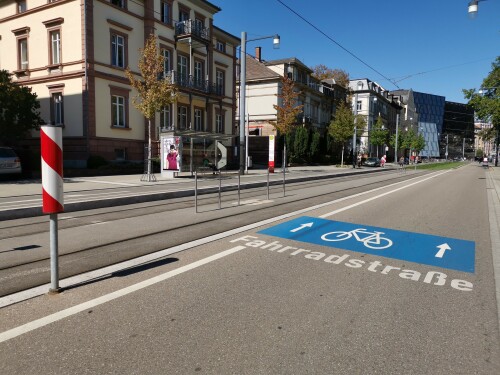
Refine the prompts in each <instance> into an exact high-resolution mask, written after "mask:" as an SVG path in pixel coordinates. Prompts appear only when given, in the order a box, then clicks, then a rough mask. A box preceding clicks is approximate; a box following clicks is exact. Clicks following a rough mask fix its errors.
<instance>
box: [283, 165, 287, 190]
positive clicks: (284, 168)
mask: <svg viewBox="0 0 500 375" xmlns="http://www.w3.org/2000/svg"><path fill="white" fill-rule="evenodd" d="M285 170H286V167H283V197H285V195H286V192H285V179H286V178H285Z"/></svg>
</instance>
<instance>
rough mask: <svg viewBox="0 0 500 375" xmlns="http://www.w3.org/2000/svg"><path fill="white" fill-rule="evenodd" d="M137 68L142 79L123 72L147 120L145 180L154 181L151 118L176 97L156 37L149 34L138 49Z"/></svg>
mask: <svg viewBox="0 0 500 375" xmlns="http://www.w3.org/2000/svg"><path fill="white" fill-rule="evenodd" d="M139 51H140V53H141V58H140V60H139V70H140V72H141V77H142V79H136V78H135V75H134V73H132V71H131V70H130V68H129V67H127V69H126V71H125V74H126V75H127V78H128V79H129V81H130V84H131V85H132V87H133V88H135V89H136V90H137V93H138V94H137V95H136V96H135V97H133V99H132V103H133V104H134V106H135V107H136V108H137V109H138V110H139V111H140V112H141V113H142V114H143V115H144V117H145V118H146V119H147V120H148V155H147V158H148V160H147V178H146V180H147V181H154V180H155V179H154V176H152V174H151V120H152V119H153V118H154V116H155V114H156V112H159V111H160V110H161V109H162V108H163V107H165V106H167V105H169V104H171V103H173V102H175V100H176V99H177V86H176V85H174V84H173V83H172V79H171V77H164V76H163V68H164V65H163V64H164V58H163V56H162V55H161V54H160V53H159V50H158V40H157V37H156V36H155V35H153V34H151V35H150V36H149V38H148V40H147V41H146V45H145V46H144V48H143V49H140V50H139Z"/></svg>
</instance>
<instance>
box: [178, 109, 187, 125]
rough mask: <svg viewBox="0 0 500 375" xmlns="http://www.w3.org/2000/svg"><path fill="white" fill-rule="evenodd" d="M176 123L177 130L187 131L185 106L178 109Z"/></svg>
mask: <svg viewBox="0 0 500 375" xmlns="http://www.w3.org/2000/svg"><path fill="white" fill-rule="evenodd" d="M177 123H178V124H179V130H186V129H187V107H185V106H179V107H178V110H177Z"/></svg>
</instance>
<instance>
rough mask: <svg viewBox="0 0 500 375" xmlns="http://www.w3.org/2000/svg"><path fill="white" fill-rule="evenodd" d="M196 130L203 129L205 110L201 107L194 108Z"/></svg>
mask: <svg viewBox="0 0 500 375" xmlns="http://www.w3.org/2000/svg"><path fill="white" fill-rule="evenodd" d="M194 130H197V131H202V130H203V111H202V110H201V109H199V108H195V110H194Z"/></svg>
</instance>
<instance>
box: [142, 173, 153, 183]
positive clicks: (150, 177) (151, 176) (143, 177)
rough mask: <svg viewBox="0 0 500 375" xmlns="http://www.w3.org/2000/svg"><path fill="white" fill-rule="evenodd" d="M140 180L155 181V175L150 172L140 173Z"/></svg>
mask: <svg viewBox="0 0 500 375" xmlns="http://www.w3.org/2000/svg"><path fill="white" fill-rule="evenodd" d="M141 181H146V182H156V176H155V175H154V174H153V173H150V174H147V173H145V174H143V175H142V177H141Z"/></svg>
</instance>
